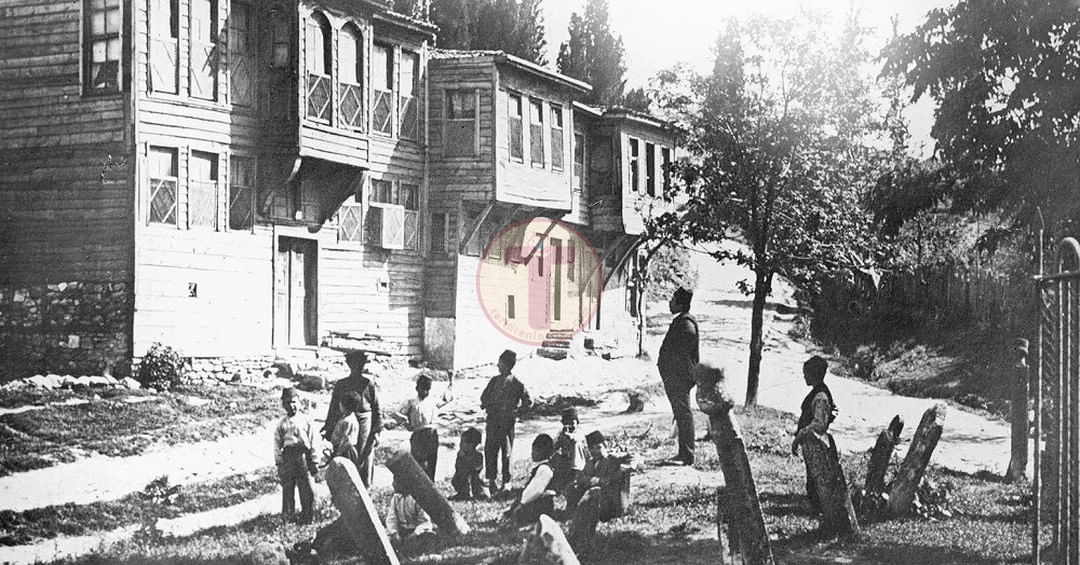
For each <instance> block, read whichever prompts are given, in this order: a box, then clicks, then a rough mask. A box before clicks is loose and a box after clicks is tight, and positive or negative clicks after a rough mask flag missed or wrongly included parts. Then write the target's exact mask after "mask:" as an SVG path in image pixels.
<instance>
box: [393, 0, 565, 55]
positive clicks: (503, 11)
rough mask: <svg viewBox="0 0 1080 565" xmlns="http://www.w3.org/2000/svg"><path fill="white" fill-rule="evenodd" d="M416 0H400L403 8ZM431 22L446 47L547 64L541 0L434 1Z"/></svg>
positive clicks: (440, 43) (440, 42) (411, 4)
mask: <svg viewBox="0 0 1080 565" xmlns="http://www.w3.org/2000/svg"><path fill="white" fill-rule="evenodd" d="M416 1H417V0H397V2H399V3H401V4H402V6H403V7H406V8H407V7H409V6H413V4H414V3H415V2H416ZM431 21H432V23H434V24H435V25H437V26H439V35H438V45H439V47H441V48H444V49H484V50H495V51H504V52H506V53H509V54H511V55H515V56H517V57H521V58H522V59H525V60H528V61H532V62H533V63H536V64H538V65H543V64H546V63H547V61H546V47H547V40H546V39H545V37H544V10H543V2H542V0H433V1H432V2H431Z"/></svg>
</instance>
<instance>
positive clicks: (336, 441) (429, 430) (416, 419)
mask: <svg viewBox="0 0 1080 565" xmlns="http://www.w3.org/2000/svg"><path fill="white" fill-rule="evenodd" d="M346 361H347V362H349V365H350V369H351V370H352V373H351V374H350V377H349V378H350V379H358V382H356V383H345V384H346V386H342V387H338V386H335V390H334V393H335V394H334V395H333V397H332V398H331V404H332V406H331V409H330V412H329V413H328V418H327V422H326V426H325V427H324V429H323V432H324V436H325V437H327V439H329V441H330V443H331V446H332V448H331V450H329V451H328V452H327V453H326V455H327V456H331V457H345V458H347V459H349V460H350V461H353V462H354V463H356V464H357V467H358V469H364V467H362V466H367V467H368V469H364V470H365V471H367V472H365V473H361V479H362V480H363V482H364V485H365V486H366V487H368V486H370V484H369V481H370V452H371V449H372V448H373V447H374V445H373V444H374V443H375V440H374V436H375V435H376V434H377V433H378V430H373V429H372V428H373V426H372V425H371V423H372V421H378V415H377V414H372V413H371V412H372V410H374V412H376V413H377V412H378V401H377V398H376V397H375V396H374V387H372V386H370V381H366V377H362V376H360V373H361V372H362V369H363V363H362V362H361V363H359V365H357V363H355V361H356V358H355V357H348V356H347V358H346ZM516 362H517V356H516V354H515V353H514V352H513V351H511V350H506V351H504V352H503V353H502V355H500V356H499V360H498V370H499V374H498V375H496V376H494V377H492V378H491V380H490V381H489V382H488V383H487V386H486V387H485V388H484V391H483V393H482V394H481V396H480V405H481V408H482V409H483V410H484V411H485V413H486V432H487V434H486V436H487V437H486V441H483V440H484V439H485V438H484V437H483V435H482V434H481V432H480V430H479V429H477V428H472V427H471V428H468V429H466V430H465V431H464V432H463V433H462V434H461V440H460V443H459V448H458V453H457V457H456V460H455V465H454V475H453V477H452V478H451V481H450V484H451V486H452V487H453V489H454V491H455V492H454V494H453V496H451V497H450V500H486V499H488V498H489V497H490V496H495V495H497V494H499V493H500V492H504V491H506V490H508V489H509V485H510V483H511V478H512V477H511V468H510V454H511V452H512V451H513V442H514V431H515V426H516V423H517V418H518V416H519V415H520V413H521V412H522V411H524V410H527V409H528V408H529V407H530V406H531V405H532V399H531V398H530V397H529V393H528V391H527V390H526V388H525V386H524V384H523V383H522V382H521V381H520V380H518V379H517V377H515V376H514V375H513V373H512V370H513V368H514V365H515V364H516ZM365 381H366V382H365ZM431 386H432V380H431V377H429V376H427V375H424V374H422V375H420V376H419V377H418V378H417V382H416V393H417V394H416V398H413V399H410V400H409V401H408V402H407V403H406V404H405V405H404V406H403V407H402V408H401V410H400V411H398V412H397V413H396V414H394V416H395V418H396V419H398V420H399V421H400V422H401V423H402V424H403V425H404V426H405V428H406V429H407V430H408V431H410V432H411V436H410V452H411V454H412V456H413V458H414V459H416V461H417V463H419V464H420V467H421V468H422V469H423V470H424V472H425V474H426V475H427V476H428V477H429V478H430V479H431V480H432V482H434V481H435V471H436V465H437V461H438V447H439V433H438V429H437V428H436V426H435V424H436V419H437V417H438V414H439V410H440V409H441V408H442V407H443V406H445V405H446V404H447V403H448V402H450V401H451V400H452V396H451V395H450V394H449V391H448V394H444V395H443V397H442V398H441V399H440V400H438V401H436V400H435V399H434V398H432V397H431V394H430V393H431ZM339 388H341V389H342V390H340V391H339V390H338V389H339ZM346 389H347V390H346ZM281 402H282V407H283V409H284V411H285V416H284V417H283V418H282V419H281V420H280V422H279V423H278V426H277V429H276V432H275V436H274V460H275V463H276V464H277V469H278V477H279V479H280V480H281V484H282V513H283V514H284V515H286V516H289V517H292V516H293V515H294V514H295V501H294V494H295V491H296V490H297V489H299V491H300V505H301V512H300V514H299V521H300V522H302V523H310V522H311V521H312V519H313V502H314V497H313V494H312V488H311V482H312V478H313V477H314V476H315V475H316V473H317V465H316V463H315V460H316V449H317V448H318V446H319V440H318V436H317V434H316V430H315V426H314V424H313V423H312V422H311V421H310V420H309V419H308V418H306V417H305V416H304V415H302V414H300V413H299V412H298V410H297V394H296V391H295V390H294V389H292V388H287V389H285V390H284V391H282V395H281ZM331 420H334V421H333V422H331ZM361 420H362V421H361ZM561 420H562V431H561V432H560V433H559V434H558V436H557V438H556V439H554V440H553V439H552V438H551V436H550V435H548V434H539V435H538V436H537V437H536V439H535V440H534V441H533V444H532V460H533V462H534V467H533V469H532V471H531V473H530V476H529V479H528V481H527V482H526V484H525V486H524V488H523V489H522V491H521V493H520V495H519V496H517V497H516V499H515V500H514V502H513V504H512V505H511V507H510V509H509V510H508V511H507V512H506V517H507V518H508V519H510V520H511V521H512V522H513V523H515V524H518V525H524V524H528V523H532V522H535V521H536V520H537V519H538V518H539V516H540V514H545V513H546V514H549V515H550V514H552V513H553V511H554V499H555V496H557V495H560V494H561V495H563V496H564V497H565V499H566V510H567V514H568V515H572V514H573V513H574V512H575V511H576V509H577V508H578V507H585V508H586V511H585V512H583V515H587V516H590V517H596V518H597V519H601V520H603V519H610V518H611V517H614V516H616V515H618V514H621V507H623V506H624V505H625V500H621V499H620V496H619V492H620V491H624V490H625V489H620V487H621V486H622V485H620V484H617V483H618V482H619V481H620V480H621V478H624V477H625V473H624V472H621V469H622V464H623V463H625V462H626V458H625V457H622V458H619V457H612V456H610V455H608V454H607V452H606V445H605V438H604V436H603V434H602V433H600V432H599V431H594V432H592V433H590V434H588V435H587V436H584V437H582V436H581V434H580V432H579V431H578V429H577V427H578V415H577V411H576V410H575V409H573V408H568V409H566V410H564V411H563V413H562V418H561ZM379 427H381V424H379ZM482 442H483V444H484V446H483V451H482V452H481V447H480V446H481V443H482ZM365 444H366V445H365ZM361 449H363V450H364V451H365V452H366V453H363V454H361V453H360V450H361ZM485 463H486V465H485ZM481 471H486V473H485V475H486V484H485V481H484V480H483V479H482V478H481ZM500 471H501V475H502V485H501V486H500V485H499V484H498V483H497V482H496V479H497V478H498V477H499V474H500ZM393 486H394V495H393V497H392V498H391V505H390V511H389V512H388V514H387V518H386V527H387V531H388V534H390V536H391V538H392V539H395V540H398V539H401V538H404V537H407V536H409V535H422V534H426V533H430V532H432V531H433V530H434V527H433V525H432V524H431V520H430V518H429V517H428V516H427V514H426V513H425V512H424V511H423V510H422V509H421V508H420V507H419V505H418V504H417V503H416V501H415V500H413V499H412V497H411V496H409V495H408V494H406V493H405V492H404V490H405V489H404V485H402V484H400V483H399V481H398V480H397V478H396V477H395V480H394V485H393Z"/></svg>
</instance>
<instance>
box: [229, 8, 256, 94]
mask: <svg viewBox="0 0 1080 565" xmlns="http://www.w3.org/2000/svg"><path fill="white" fill-rule="evenodd" d="M252 18H253V16H252V11H251V5H250V4H244V3H241V2H233V4H232V6H231V7H230V12H229V101H230V102H232V103H233V104H235V105H237V106H251V103H252V101H253V100H254V99H255V74H254V73H255V32H254V23H255V22H254V20H253V19H252Z"/></svg>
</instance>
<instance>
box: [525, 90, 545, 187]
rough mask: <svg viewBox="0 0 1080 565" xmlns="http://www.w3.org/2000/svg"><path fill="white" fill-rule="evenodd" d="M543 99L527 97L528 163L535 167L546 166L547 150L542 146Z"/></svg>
mask: <svg viewBox="0 0 1080 565" xmlns="http://www.w3.org/2000/svg"><path fill="white" fill-rule="evenodd" d="M544 106H545V104H544V101H543V100H541V99H539V98H532V97H530V98H529V164H530V165H532V166H533V167H535V168H537V169H544V168H546V167H547V151H546V149H545V146H544V129H545V128H546V126H545V125H544Z"/></svg>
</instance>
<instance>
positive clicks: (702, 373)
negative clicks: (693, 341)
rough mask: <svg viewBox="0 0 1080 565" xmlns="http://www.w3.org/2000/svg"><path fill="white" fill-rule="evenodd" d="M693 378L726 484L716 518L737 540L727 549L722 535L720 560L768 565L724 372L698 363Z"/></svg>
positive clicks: (768, 554)
mask: <svg viewBox="0 0 1080 565" xmlns="http://www.w3.org/2000/svg"><path fill="white" fill-rule="evenodd" d="M692 375H693V377H694V381H695V382H696V384H697V394H696V396H697V403H698V408H699V409H700V410H701V411H702V412H704V413H705V414H707V415H708V416H709V425H710V426H711V429H712V437H713V442H714V443H715V444H716V453H717V455H718V456H719V458H720V468H721V470H722V471H723V473H724V482H725V483H726V485H727V486H726V487H725V489H724V490H725V491H726V492H725V494H724V495H723V496H722V497H721V496H718V497H717V502H718V503H720V502H721V500H722V501H723V502H724V507H723V509H722V510H718V512H717V518H718V519H722V520H724V522H725V523H726V524H728V530H729V535H730V538H733V539H734V540H736V541H735V543H732V544H731V545H730V547H727V546H725V543H724V539H723V536H721V559H724V560H725V561H722V562H723V563H733V562H734V561H730V559H731V557H732V555H734V554H736V552H737V553H738V554H740V555H741V556H742V561H743V562H744V563H746V564H747V565H771V564H772V563H773V562H774V561H773V554H772V546H771V545H770V544H769V532H768V531H766V529H765V519H764V517H763V516H762V514H761V502H760V501H759V500H758V494H757V487H756V486H755V485H754V477H753V475H752V474H751V472H750V460H749V459H748V458H747V456H746V445H745V444H744V443H743V439H742V434H741V433H740V431H739V426H738V424H737V422H736V421H735V419H734V418H733V417H732V415H731V408H732V407H733V406H734V401H733V400H732V398H731V396H730V395H729V394H728V393H727V391H726V390H725V389H724V372H723V370H722V369H718V368H715V367H712V366H711V365H708V364H706V363H700V364H698V365H697V366H695V367H694V369H693V371H692ZM717 528H718V531H722V530H724V529H725V528H724V525H722V524H720V523H718V524H717ZM736 546H737V547H736Z"/></svg>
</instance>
